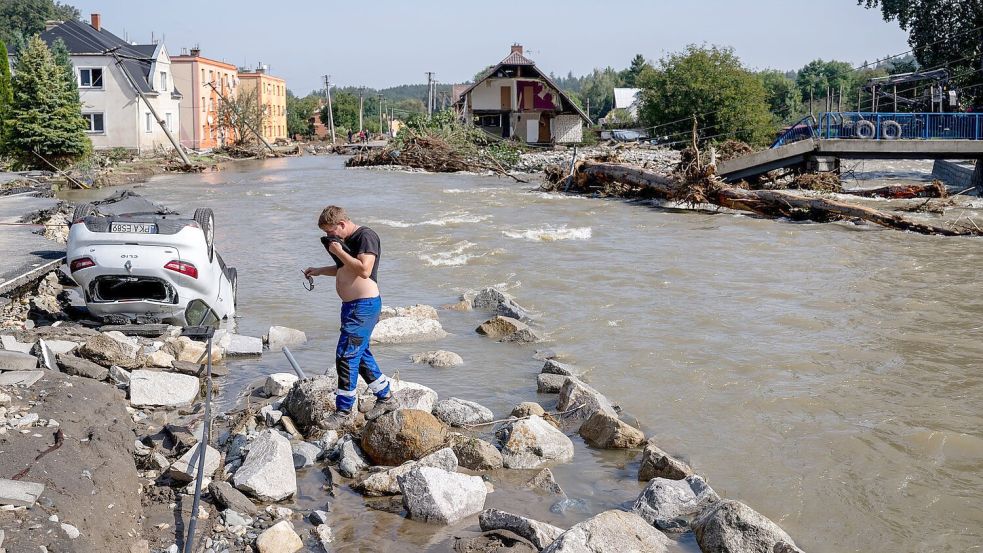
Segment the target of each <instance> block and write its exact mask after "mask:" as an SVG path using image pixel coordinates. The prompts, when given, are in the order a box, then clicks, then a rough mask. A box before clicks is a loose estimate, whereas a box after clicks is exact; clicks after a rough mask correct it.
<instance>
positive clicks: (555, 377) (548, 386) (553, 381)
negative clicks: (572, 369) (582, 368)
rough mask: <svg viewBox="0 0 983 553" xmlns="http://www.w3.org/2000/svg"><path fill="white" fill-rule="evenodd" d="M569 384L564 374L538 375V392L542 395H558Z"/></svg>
mask: <svg viewBox="0 0 983 553" xmlns="http://www.w3.org/2000/svg"><path fill="white" fill-rule="evenodd" d="M566 383H567V377H566V376H564V375H562V374H548V373H543V374H537V375H536V392H537V393H540V394H558V393H560V390H562V389H563V385H564V384H566Z"/></svg>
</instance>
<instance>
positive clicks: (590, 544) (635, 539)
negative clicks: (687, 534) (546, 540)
mask: <svg viewBox="0 0 983 553" xmlns="http://www.w3.org/2000/svg"><path fill="white" fill-rule="evenodd" d="M670 547H672V541H671V540H670V539H669V538H667V537H666V536H665V535H664V534H663V533H662V532H659V531H658V530H656V529H655V528H653V527H652V526H649V525H648V524H647V523H646V522H645V520H644V519H642V518H641V517H640V516H638V515H636V514H634V513H626V512H624V511H605V512H603V513H601V514H599V515H597V516H595V517H593V518H589V519H587V520H585V521H583V522H581V523H580V524H577V525H576V526H574V527H573V528H571V529H569V530H567V531H566V532H564V533H562V534H560V536H559V537H558V538H557V539H556V541H554V542H553V543H552V544H550V545H549V547H547V548H546V549H544V550H543V552H544V553H622V552H624V551H631V552H632V553H667V552H668V551H669V550H670Z"/></svg>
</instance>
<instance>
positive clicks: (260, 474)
mask: <svg viewBox="0 0 983 553" xmlns="http://www.w3.org/2000/svg"><path fill="white" fill-rule="evenodd" d="M232 484H233V485H235V487H237V488H239V489H240V490H242V491H244V492H246V493H250V494H252V495H254V496H255V497H257V498H259V499H262V500H263V501H280V500H281V499H286V498H288V497H290V496H292V495H294V494H295V493H297V475H296V474H295V473H294V459H293V451H292V450H291V448H290V441H288V440H287V439H286V438H284V437H283V436H282V435H280V433H279V432H276V431H275V430H273V429H266V430H264V431H262V432H260V433H259V434H258V435H257V436H256V438H255V439H254V440H253V441H252V443H251V444H249V451H248V452H247V453H246V460H245V461H244V462H243V463H242V466H241V467H239V470H237V471H236V473H235V475H233V477H232Z"/></svg>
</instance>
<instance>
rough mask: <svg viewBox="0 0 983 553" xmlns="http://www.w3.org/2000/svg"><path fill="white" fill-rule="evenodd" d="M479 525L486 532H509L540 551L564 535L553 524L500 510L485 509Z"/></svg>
mask: <svg viewBox="0 0 983 553" xmlns="http://www.w3.org/2000/svg"><path fill="white" fill-rule="evenodd" d="M478 525H479V526H480V527H481V530H482V531H484V532H488V531H490V530H508V531H510V532H512V533H513V534H515V535H517V536H521V537H523V538H525V539H527V540H529V543H531V544H533V545H534V546H535V547H536V549H539V550H542V549H543V548H545V547H546V546H548V545H549V544H551V543H553V542H554V541H555V540H556V538H558V537H560V534H562V533H563V529H562V528H557V527H556V526H553V525H552V524H547V523H545V522H539V521H538V520H533V519H531V518H526V517H522V516H519V515H514V514H512V513H508V512H505V511H499V510H498V509H485V510H484V511H482V512H481V514H480V515H478Z"/></svg>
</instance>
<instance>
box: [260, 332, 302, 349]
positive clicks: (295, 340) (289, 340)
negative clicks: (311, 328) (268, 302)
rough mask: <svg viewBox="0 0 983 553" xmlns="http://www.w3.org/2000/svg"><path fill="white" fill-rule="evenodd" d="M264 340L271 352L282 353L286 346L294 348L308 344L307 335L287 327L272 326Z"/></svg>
mask: <svg viewBox="0 0 983 553" xmlns="http://www.w3.org/2000/svg"><path fill="white" fill-rule="evenodd" d="M264 338H265V340H264V341H265V342H266V343H267V345H268V346H269V347H270V351H280V350H281V349H283V347H284V346H287V347H293V346H299V345H301V344H306V343H307V335H306V334H304V333H303V332H302V331H300V330H295V329H293V328H287V327H285V326H271V327H270V330H269V332H267V334H266V336H265V337H264Z"/></svg>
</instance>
